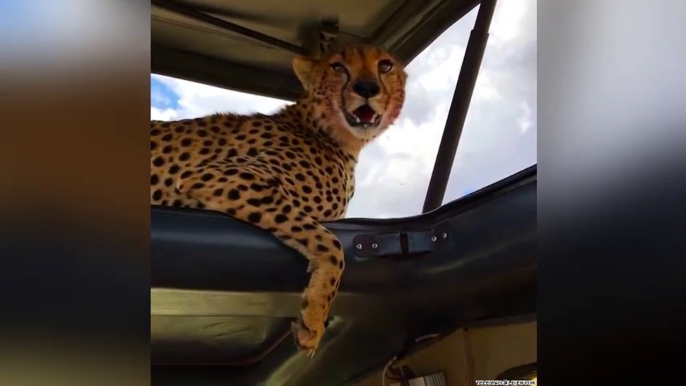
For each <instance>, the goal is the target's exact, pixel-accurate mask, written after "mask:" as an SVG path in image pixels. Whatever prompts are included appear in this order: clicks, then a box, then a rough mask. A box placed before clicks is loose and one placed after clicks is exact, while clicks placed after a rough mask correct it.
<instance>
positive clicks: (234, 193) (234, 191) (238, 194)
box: [228, 189, 241, 200]
mask: <svg viewBox="0 0 686 386" xmlns="http://www.w3.org/2000/svg"><path fill="white" fill-rule="evenodd" d="M228 197H229V200H238V199H239V198H241V192H239V191H238V189H231V190H230V191H229V195H228Z"/></svg>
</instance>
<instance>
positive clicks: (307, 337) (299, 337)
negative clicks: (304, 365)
mask: <svg viewBox="0 0 686 386" xmlns="http://www.w3.org/2000/svg"><path fill="white" fill-rule="evenodd" d="M291 329H292V331H293V338H294V340H295V345H296V346H298V348H299V349H300V350H303V351H305V352H306V353H307V356H308V357H310V358H311V357H313V356H314V352H315V351H316V350H317V347H318V346H319V341H320V340H321V339H322V335H323V333H324V325H323V324H322V325H321V326H318V328H316V329H309V328H307V326H306V325H305V323H303V321H302V320H298V321H297V322H294V323H292V324H291Z"/></svg>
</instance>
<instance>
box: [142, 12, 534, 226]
mask: <svg viewBox="0 0 686 386" xmlns="http://www.w3.org/2000/svg"><path fill="white" fill-rule="evenodd" d="M476 13H477V10H476V9H475V10H473V11H472V12H470V13H469V14H468V15H467V16H465V17H464V18H463V19H462V20H460V21H458V22H457V23H456V24H455V25H453V26H452V27H450V28H449V29H448V30H447V31H446V32H445V33H443V34H442V35H441V36H440V37H439V38H438V39H436V41H434V42H433V43H432V44H431V45H430V46H429V47H427V48H426V49H425V50H424V51H423V52H422V53H421V54H419V55H418V56H417V58H415V60H413V61H412V62H411V63H409V65H408V66H407V72H408V74H409V79H408V84H407V97H406V103H405V107H404V108H403V111H402V113H401V115H400V117H399V118H398V120H397V122H396V124H395V125H393V126H392V127H391V128H389V129H388V130H387V131H386V132H385V133H384V134H383V135H382V136H380V137H379V138H378V139H377V140H376V141H374V142H373V143H372V144H371V145H369V146H367V147H366V148H365V149H363V151H362V154H361V155H360V162H359V165H358V168H357V171H356V187H357V192H356V194H355V198H353V200H352V201H351V203H350V208H349V210H348V214H347V215H348V217H368V218H390V217H404V216H411V215H415V214H418V213H420V212H421V208H422V205H423V202H424V197H425V196H426V189H427V187H428V184H429V180H430V178H431V172H432V170H433V167H434V161H435V158H436V153H437V151H438V145H439V143H440V140H441V136H442V134H443V129H444V126H445V122H446V119H447V114H448V109H449V107H450V102H451V99H452V95H453V92H454V90H455V84H456V83H457V76H458V72H459V68H460V66H461V64H462V57H463V56H464V51H465V47H466V44H467V40H468V38H469V33H470V31H471V29H472V26H473V25H474V20H475V18H476ZM536 43H537V35H536V0H507V1H501V2H498V5H497V7H496V13H495V15H494V19H493V23H492V25H491V31H490V38H489V42H488V46H487V49H486V54H485V56H484V60H483V63H482V66H481V71H480V74H479V78H478V80H477V84H476V88H475V91H474V95H473V97H472V102H471V106H470V110H469V113H468V115H467V119H466V122H465V127H464V131H463V134H462V138H461V141H460V146H459V148H458V151H457V156H456V157H455V161H454V164H453V168H452V171H451V175H450V180H449V182H448V188H447V189H446V194H445V199H444V203H447V202H449V201H452V200H454V199H457V198H459V197H462V196H464V195H466V194H469V193H471V192H473V191H474V190H478V189H481V188H483V187H485V186H487V185H489V184H492V183H494V182H496V181H498V180H500V179H503V178H505V177H507V176H509V175H512V174H514V173H516V172H518V171H520V170H522V169H525V168H527V167H529V166H531V165H533V164H535V163H536V158H537V152H536V136H537V122H536V97H537V95H536V88H537V84H536V52H537V50H536ZM150 100H151V105H152V106H151V116H152V118H153V119H162V120H169V119H182V118H192V117H197V116H201V115H205V114H212V113H215V112H236V113H242V114H246V113H254V112H260V113H267V114H268V113H270V112H273V111H275V110H277V109H279V108H280V107H281V106H283V105H284V104H286V103H288V102H285V101H281V100H277V99H272V98H264V97H259V96H255V95H249V94H243V93H239V92H236V91H231V90H224V89H219V88H216V87H211V86H207V85H203V84H198V83H192V82H187V81H182V80H179V79H174V78H169V77H164V76H159V75H152V80H151V99H150Z"/></svg>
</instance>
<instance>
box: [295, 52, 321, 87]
mask: <svg viewBox="0 0 686 386" xmlns="http://www.w3.org/2000/svg"><path fill="white" fill-rule="evenodd" d="M315 63H316V62H315V61H314V60H312V59H310V58H306V57H304V56H296V57H295V58H293V71H294V72H295V76H297V77H298V79H299V80H300V83H302V85H303V87H304V88H305V91H308V87H309V85H310V76H311V75H312V69H314V65H315Z"/></svg>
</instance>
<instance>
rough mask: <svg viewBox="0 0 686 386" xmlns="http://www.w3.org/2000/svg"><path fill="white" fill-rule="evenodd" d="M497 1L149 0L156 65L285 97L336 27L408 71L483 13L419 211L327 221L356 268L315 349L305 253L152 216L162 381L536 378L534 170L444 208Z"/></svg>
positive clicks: (155, 375) (219, 224)
mask: <svg viewBox="0 0 686 386" xmlns="http://www.w3.org/2000/svg"><path fill="white" fill-rule="evenodd" d="M495 5H496V2H495V1H494V0H483V1H476V0H378V1H375V2H369V1H359V0H345V1H344V0H331V1H326V2H325V1H315V0H292V1H289V2H283V1H277V0H256V1H252V2H245V1H238V0H173V1H171V0H152V22H151V28H152V58H151V60H152V62H151V63H152V64H151V66H152V67H151V72H152V73H154V74H160V75H166V76H171V77H174V78H178V79H182V80H188V81H192V82H198V83H203V84H207V85H212V86H216V87H220V88H225V89H230V90H236V91H240V92H244V93H250V94H255V95H261V96H268V97H273V98H279V99H282V100H286V101H292V100H294V99H296V98H297V97H298V96H299V95H300V93H301V92H302V88H301V85H300V83H299V81H298V80H297V78H296V77H295V75H294V74H293V73H292V70H291V60H292V58H293V56H294V55H295V54H303V55H315V56H316V55H318V54H319V52H318V50H319V38H320V32H322V31H323V32H326V33H328V34H332V35H334V36H335V37H336V40H337V41H338V42H340V43H347V42H365V43H369V44H374V45H379V46H383V47H386V48H387V49H389V50H390V51H391V52H393V53H394V54H395V55H397V56H398V57H399V58H400V59H401V60H402V61H404V62H406V63H409V62H411V61H412V59H413V58H414V57H416V56H417V55H418V54H419V53H420V52H422V50H424V49H425V48H426V47H427V46H428V45H429V44H431V42H432V41H434V40H435V39H436V38H437V37H438V36H439V35H440V34H441V33H443V32H444V31H445V30H446V29H447V28H448V27H450V26H451V25H452V24H454V23H455V22H456V21H458V20H459V19H461V18H462V17H463V16H464V15H466V14H467V13H469V12H470V11H472V10H473V9H475V7H478V15H477V18H476V22H475V24H474V27H473V29H472V33H471V35H470V38H469V43H468V44H467V50H466V53H465V58H464V61H463V64H462V68H455V71H456V72H457V71H459V72H460V75H459V78H458V83H457V87H456V90H455V95H454V98H453V101H452V104H451V106H450V112H449V115H448V119H447V123H446V126H445V130H444V134H443V138H442V140H441V144H440V148H439V151H438V155H437V158H436V162H435V166H434V170H433V174H432V177H431V182H430V185H429V187H428V191H427V195H426V200H425V204H424V210H423V213H422V214H419V215H416V216H411V217H404V218H393V219H370V218H346V219H344V220H339V221H335V222H330V223H326V224H325V225H326V226H327V227H328V228H329V229H330V230H331V231H332V232H334V233H335V234H336V235H337V236H338V238H339V239H340V240H341V242H342V243H343V245H344V250H345V256H346V270H345V272H344V275H343V279H342V282H341V286H340V289H339V295H338V296H337V297H336V300H335V302H334V306H333V309H332V311H331V314H330V320H329V323H328V327H327V329H326V333H325V335H324V338H323V339H322V342H321V345H320V347H319V349H318V350H317V353H316V355H315V356H314V358H308V357H306V355H305V354H304V353H302V352H300V351H298V350H297V348H296V346H295V344H294V342H293V338H292V337H291V336H290V333H291V329H290V324H291V321H293V320H294V319H295V318H297V316H298V313H299V304H300V301H301V300H300V299H301V291H302V289H303V288H304V287H305V286H306V285H307V281H308V274H307V261H306V260H305V259H304V258H302V257H301V256H299V255H298V254H297V253H296V252H295V251H292V250H290V249H288V248H286V247H285V246H283V245H281V244H280V243H279V242H278V241H277V240H276V239H274V238H272V237H271V235H269V234H268V233H267V232H265V231H262V230H260V229H258V228H256V227H254V226H252V225H250V224H247V223H243V222H241V221H239V220H236V219H233V218H231V217H228V216H226V215H223V214H221V213H215V212H211V211H203V210H192V209H181V208H167V207H154V206H153V207H152V208H151V211H152V213H151V257H152V268H151V272H152V277H151V286H152V288H151V345H152V349H151V350H152V351H151V358H152V380H153V384H155V385H160V386H190V385H193V386H210V385H274V386H276V385H294V386H295V385H297V386H304V385H369V386H371V385H382V384H386V385H403V386H404V385H410V384H423V385H424V384H425V385H450V386H462V385H474V384H475V381H476V380H497V379H509V380H513V379H522V380H531V379H534V378H535V377H536V293H537V288H536V283H537V263H536V247H537V241H536V190H537V178H536V176H537V171H536V165H534V166H532V167H530V168H528V169H525V170H523V171H521V172H519V173H516V174H514V175H512V176H510V177H507V178H505V179H503V180H501V181H498V182H496V183H494V184H492V185H490V186H487V187H485V188H482V189H480V190H477V191H475V192H473V193H470V194H468V195H466V196H464V197H461V198H459V199H456V200H453V201H450V202H447V203H444V202H443V198H444V193H445V189H446V185H447V182H448V177H449V174H450V170H451V167H452V162H453V159H454V157H455V152H456V151H457V145H458V143H459V140H460V135H461V132H462V126H463V125H464V120H465V115H466V113H467V111H468V109H469V102H470V99H471V94H472V91H473V89H474V83H475V81H476V77H477V75H478V72H479V66H480V63H481V58H482V57H483V53H484V50H485V49H486V41H487V39H488V30H489V25H490V21H491V18H492V15H493V12H494V8H495ZM356 199H359V197H356ZM418 379H419V380H421V382H419V383H417V382H418V381H416V380H418ZM412 380H415V381H412ZM412 382H414V383H412ZM422 382H423V383H422Z"/></svg>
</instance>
